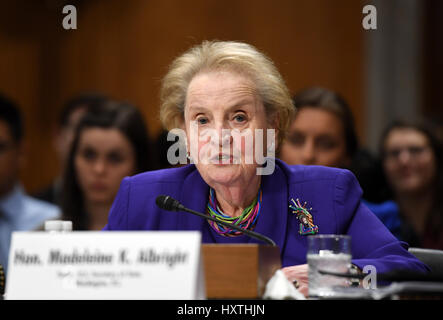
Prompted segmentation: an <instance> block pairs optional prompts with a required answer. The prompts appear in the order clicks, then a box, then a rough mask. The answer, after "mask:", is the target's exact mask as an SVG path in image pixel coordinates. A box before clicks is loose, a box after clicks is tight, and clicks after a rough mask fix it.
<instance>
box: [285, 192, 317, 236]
mask: <svg viewBox="0 0 443 320" xmlns="http://www.w3.org/2000/svg"><path fill="white" fill-rule="evenodd" d="M289 208H291V209H292V213H294V214H295V215H296V217H297V219H298V221H300V228H299V231H298V233H300V234H301V235H302V236H306V235H308V234H317V233H318V226H316V225H315V224H314V220H313V219H312V214H310V213H309V211H308V210H307V209H306V202H305V203H304V204H303V205H301V203H300V200H299V199H297V202H295V201H294V199H291V201H290V203H289ZM309 210H311V211H312V208H309Z"/></svg>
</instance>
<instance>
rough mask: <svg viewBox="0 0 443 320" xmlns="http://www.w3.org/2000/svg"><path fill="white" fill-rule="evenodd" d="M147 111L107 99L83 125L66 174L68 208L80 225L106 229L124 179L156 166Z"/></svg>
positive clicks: (68, 215) (65, 204)
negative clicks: (147, 122)
mask: <svg viewBox="0 0 443 320" xmlns="http://www.w3.org/2000/svg"><path fill="white" fill-rule="evenodd" d="M151 157H152V153H151V149H150V141H149V139H148V136H147V128H146V125H145V123H144V121H143V116H142V115H141V114H140V112H139V111H138V110H137V109H136V108H135V107H134V106H132V105H130V104H126V103H121V102H116V101H107V102H104V103H102V104H101V105H99V106H97V107H95V108H91V109H90V110H88V112H87V113H86V114H85V115H84V116H83V118H82V120H81V121H80V123H79V124H78V127H77V131H76V134H75V137H74V141H73V144H72V147H71V150H70V153H69V157H68V163H67V166H66V171H65V176H64V188H63V195H62V197H63V198H62V212H63V215H64V218H65V219H67V220H71V221H73V227H74V230H101V229H103V227H104V226H105V225H106V222H107V219H108V213H109V210H110V208H111V205H112V203H113V201H114V198H115V195H116V194H117V191H118V189H119V186H120V182H121V181H122V179H123V178H124V177H126V176H131V175H134V174H136V173H140V172H143V171H147V170H151V169H153V163H152V160H151Z"/></svg>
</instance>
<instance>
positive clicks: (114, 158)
mask: <svg viewBox="0 0 443 320" xmlns="http://www.w3.org/2000/svg"><path fill="white" fill-rule="evenodd" d="M108 161H109V162H111V163H114V164H117V163H121V162H123V156H122V155H121V154H118V153H111V154H109V155H108Z"/></svg>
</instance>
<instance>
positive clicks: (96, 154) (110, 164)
mask: <svg viewBox="0 0 443 320" xmlns="http://www.w3.org/2000/svg"><path fill="white" fill-rule="evenodd" d="M74 165H75V171H76V177H77V181H78V184H79V186H80V188H81V190H82V194H83V196H84V198H85V200H86V201H89V202H93V203H112V201H113V200H114V198H115V196H116V194H117V191H118V188H119V187H120V182H121V181H122V179H123V178H124V177H126V176H130V175H132V174H134V172H135V168H136V161H135V153H134V150H133V147H132V145H131V143H130V142H129V140H128V139H127V138H126V137H125V136H124V135H123V134H122V133H120V131H119V130H117V129H104V128H89V129H84V130H83V131H82V132H81V134H80V139H79V143H78V148H77V152H76V154H75V158H74Z"/></svg>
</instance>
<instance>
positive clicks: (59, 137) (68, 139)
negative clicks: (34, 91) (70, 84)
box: [35, 93, 107, 205]
mask: <svg viewBox="0 0 443 320" xmlns="http://www.w3.org/2000/svg"><path fill="white" fill-rule="evenodd" d="M106 99H107V98H106V96H104V95H102V94H98V93H82V94H79V95H76V96H74V97H72V98H71V99H69V100H68V101H67V102H66V103H65V105H64V106H63V109H62V111H61V113H60V116H59V119H58V122H57V125H56V128H55V130H54V137H53V145H54V148H55V151H56V153H57V157H58V162H59V168H60V174H59V175H58V176H57V177H56V178H55V179H54V181H53V182H52V183H51V184H50V185H49V186H47V187H45V188H44V189H43V190H41V191H39V192H37V193H36V194H35V197H36V198H38V199H41V200H44V201H48V202H51V203H54V204H57V205H60V204H61V189H62V178H61V175H62V173H63V171H64V168H65V164H66V159H67V158H68V153H69V150H70V147H71V144H72V140H73V138H74V132H75V129H76V127H77V125H78V123H79V121H80V119H81V118H82V116H83V115H84V114H85V113H86V111H87V110H88V109H89V108H90V107H92V106H95V105H98V104H100V103H102V102H104V101H106Z"/></svg>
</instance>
